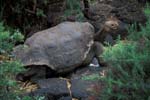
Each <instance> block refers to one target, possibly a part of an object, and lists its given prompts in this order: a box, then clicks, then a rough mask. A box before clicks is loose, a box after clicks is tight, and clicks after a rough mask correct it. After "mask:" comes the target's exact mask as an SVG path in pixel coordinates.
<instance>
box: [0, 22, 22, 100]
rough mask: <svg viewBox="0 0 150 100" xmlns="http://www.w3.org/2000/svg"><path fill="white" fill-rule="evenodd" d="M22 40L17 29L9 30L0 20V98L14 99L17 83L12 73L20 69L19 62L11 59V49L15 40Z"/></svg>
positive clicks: (3, 99) (2, 99)
mask: <svg viewBox="0 0 150 100" xmlns="http://www.w3.org/2000/svg"><path fill="white" fill-rule="evenodd" d="M22 40H23V36H22V35H21V34H20V33H19V31H13V32H10V31H8V30H6V29H5V27H4V25H3V23H2V22H0V99H1V100H15V97H16V94H17V84H16V82H15V80H14V75H16V74H17V73H18V72H20V71H22V67H21V64H20V63H19V62H18V61H15V60H13V58H12V55H11V51H12V48H13V47H14V46H15V43H16V42H20V41H22Z"/></svg>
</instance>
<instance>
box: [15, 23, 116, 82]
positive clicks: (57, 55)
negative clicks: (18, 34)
mask: <svg viewBox="0 0 150 100" xmlns="http://www.w3.org/2000/svg"><path fill="white" fill-rule="evenodd" d="M106 25H107V29H108V26H109V25H108V23H107V24H106ZM117 25H118V24H117ZM110 27H111V24H110ZM112 28H114V26H113V27H112ZM95 36H97V35H96V34H95V33H94V27H93V26H92V25H91V24H90V23H88V22H63V23H60V24H58V25H57V26H55V27H52V28H49V29H46V30H43V31H40V32H37V33H35V34H34V35H33V36H31V37H30V38H28V39H27V40H26V41H25V43H24V45H19V46H17V47H15V48H14V50H13V55H14V56H15V58H17V59H19V60H20V61H21V62H22V63H23V66H24V67H25V68H27V69H28V70H27V71H26V72H24V73H19V74H18V75H17V80H20V81H25V80H27V79H30V80H32V77H34V76H36V77H38V78H46V77H47V76H48V77H49V76H52V75H53V74H54V73H67V72H70V71H72V70H74V69H76V68H78V67H80V66H86V65H88V64H90V62H91V61H92V59H93V58H94V57H96V58H97V59H98V62H99V64H100V65H101V66H106V63H105V62H104V61H103V59H102V57H101V56H100V55H101V54H102V52H103V50H104V49H103V45H102V44H101V43H100V42H97V41H94V39H95Z"/></svg>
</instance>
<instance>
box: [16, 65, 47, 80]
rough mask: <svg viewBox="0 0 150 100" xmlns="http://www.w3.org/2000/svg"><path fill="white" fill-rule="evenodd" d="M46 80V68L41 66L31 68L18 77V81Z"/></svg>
mask: <svg viewBox="0 0 150 100" xmlns="http://www.w3.org/2000/svg"><path fill="white" fill-rule="evenodd" d="M42 78H46V67H43V66H42V67H41V66H30V67H28V68H27V70H26V71H25V72H23V73H19V74H17V75H16V80H17V81H22V82H24V81H27V80H31V81H36V80H38V79H42Z"/></svg>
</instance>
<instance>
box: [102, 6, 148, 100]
mask: <svg viewBox="0 0 150 100" xmlns="http://www.w3.org/2000/svg"><path fill="white" fill-rule="evenodd" d="M149 11H150V8H149V9H148V8H146V12H149ZM146 14H147V13H146ZM149 26H150V20H148V21H147V23H146V25H145V26H140V28H141V30H140V31H137V27H136V25H132V26H131V27H130V28H129V34H130V35H129V36H128V37H127V40H124V41H118V42H117V44H116V45H114V46H109V47H106V49H105V52H104V53H103V57H104V59H105V61H107V62H109V65H110V70H109V71H108V74H107V76H106V77H105V78H103V79H102V80H103V81H104V82H105V83H106V86H105V88H104V91H103V93H102V95H101V99H102V100H150V95H149V94H150V78H149V76H150V67H149V66H150V27H149Z"/></svg>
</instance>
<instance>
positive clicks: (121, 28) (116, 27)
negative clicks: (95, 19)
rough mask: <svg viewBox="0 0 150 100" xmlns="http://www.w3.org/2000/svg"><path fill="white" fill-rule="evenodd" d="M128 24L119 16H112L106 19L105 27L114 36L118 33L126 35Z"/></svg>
mask: <svg viewBox="0 0 150 100" xmlns="http://www.w3.org/2000/svg"><path fill="white" fill-rule="evenodd" d="M126 26H127V25H126V24H125V23H123V22H122V21H120V20H119V19H118V18H116V17H114V16H110V17H108V18H107V19H106V21H105V23H104V27H103V29H104V31H105V32H107V33H109V34H110V35H111V36H113V37H116V36H118V35H120V36H121V37H124V36H125V35H126V34H127V27H126Z"/></svg>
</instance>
